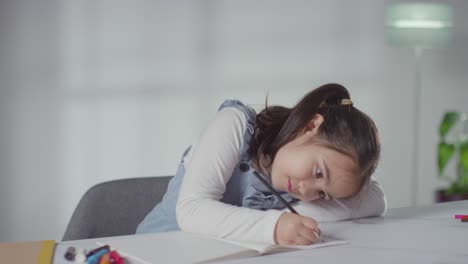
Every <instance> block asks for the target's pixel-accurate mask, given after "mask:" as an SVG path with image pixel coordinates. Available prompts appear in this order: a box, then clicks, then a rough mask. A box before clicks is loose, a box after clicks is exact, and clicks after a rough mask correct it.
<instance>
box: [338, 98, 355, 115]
mask: <svg viewBox="0 0 468 264" xmlns="http://www.w3.org/2000/svg"><path fill="white" fill-rule="evenodd" d="M340 105H348V111H349V112H351V106H352V105H353V101H351V99H341V102H340Z"/></svg>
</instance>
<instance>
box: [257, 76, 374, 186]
mask: <svg viewBox="0 0 468 264" xmlns="http://www.w3.org/2000/svg"><path fill="white" fill-rule="evenodd" d="M343 99H351V98H350V95H349V92H348V90H347V89H346V88H345V87H343V86H341V85H339V84H335V83H330V84H325V85H322V86H320V87H318V88H316V89H314V90H312V91H311V92H309V93H307V94H306V95H305V96H304V97H303V98H302V99H301V100H300V101H299V102H298V103H297V104H296V105H295V106H294V107H293V108H287V107H283V106H267V101H265V109H263V110H262V111H261V112H260V113H259V114H257V117H256V122H255V133H254V135H253V138H252V141H251V143H250V148H249V154H250V156H251V157H252V158H253V160H254V161H255V162H256V163H257V164H258V163H259V157H260V154H263V155H269V156H270V158H271V162H273V160H274V159H275V156H276V153H277V152H278V150H279V149H280V148H281V147H282V146H284V145H285V144H286V143H288V142H289V141H291V140H292V139H294V138H295V137H296V135H297V134H298V133H299V132H300V131H302V130H303V129H304V128H305V127H306V125H307V124H308V122H309V121H310V119H311V118H312V117H313V116H314V115H315V114H316V113H318V114H320V115H322V116H323V118H324V122H323V123H322V124H321V126H320V127H319V130H318V133H317V139H318V141H319V142H320V144H322V145H324V146H326V147H329V148H332V149H334V150H336V151H338V152H340V153H343V154H345V155H347V156H349V157H351V158H352V159H353V160H355V161H356V162H357V165H358V169H359V173H360V176H361V182H360V186H359V189H358V190H361V189H362V188H363V187H364V186H365V185H366V184H367V182H368V181H369V178H370V177H371V175H372V174H373V173H374V171H375V169H376V167H377V164H378V161H379V157H380V141H379V136H378V130H377V127H376V126H375V124H374V122H373V121H372V119H371V118H370V117H369V116H367V115H366V114H365V113H363V112H361V111H359V110H358V109H357V108H355V107H354V106H352V105H349V104H348V105H342V104H341V100H343ZM270 165H271V164H268V166H270ZM356 193H357V192H356Z"/></svg>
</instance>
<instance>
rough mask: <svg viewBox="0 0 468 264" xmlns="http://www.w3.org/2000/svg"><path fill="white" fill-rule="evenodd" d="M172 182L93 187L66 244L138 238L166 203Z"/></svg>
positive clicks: (75, 216)
mask: <svg viewBox="0 0 468 264" xmlns="http://www.w3.org/2000/svg"><path fill="white" fill-rule="evenodd" d="M171 178H172V176H164V177H144V178H131V179H122V180H114V181H108V182H103V183H100V184H97V185H95V186H93V187H91V188H90V189H89V190H88V191H87V192H86V193H85V194H84V195H83V197H82V198H81V200H80V202H79V203H78V206H77V207H76V209H75V211H74V212H73V215H72V217H71V219H70V222H69V223H68V226H67V229H66V231H65V234H64V235H63V241H66V240H77V239H87V238H96V237H109V236H122V235H130V234H134V233H135V231H136V228H137V226H138V224H139V223H140V222H141V221H142V220H143V219H144V218H145V216H146V215H147V214H148V213H149V212H150V211H151V210H152V209H153V207H154V206H155V205H156V204H157V203H159V202H160V201H161V200H162V197H163V196H164V194H165V193H166V190H167V185H168V183H169V180H170V179H171Z"/></svg>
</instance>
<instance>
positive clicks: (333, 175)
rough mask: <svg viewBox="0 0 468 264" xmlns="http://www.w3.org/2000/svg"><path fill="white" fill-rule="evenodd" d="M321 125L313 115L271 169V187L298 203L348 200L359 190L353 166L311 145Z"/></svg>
mask: <svg viewBox="0 0 468 264" xmlns="http://www.w3.org/2000/svg"><path fill="white" fill-rule="evenodd" d="M322 122H323V117H322V116H321V115H320V114H316V115H315V116H314V117H313V118H312V119H311V120H310V122H309V124H308V125H307V127H306V128H305V129H304V130H303V131H302V132H301V133H299V134H298V136H297V137H296V138H294V139H293V140H292V141H290V142H288V143H287V144H286V145H284V146H283V147H281V148H280V149H279V150H278V152H277V154H276V156H275V159H274V161H273V164H272V166H271V178H272V183H273V186H274V187H275V188H276V189H278V190H281V191H285V192H288V193H289V194H291V195H292V196H294V197H296V198H298V199H300V200H302V201H312V200H316V199H326V200H329V199H336V198H346V197H350V196H352V195H353V194H354V193H355V192H356V191H357V189H358V187H359V177H358V169H357V164H356V162H355V161H354V160H353V159H352V158H351V157H349V156H348V155H345V154H343V153H340V152H338V151H336V150H333V149H331V148H328V147H325V146H323V145H320V144H318V143H317V141H314V136H315V135H316V134H317V132H318V128H319V127H320V125H321V124H322Z"/></svg>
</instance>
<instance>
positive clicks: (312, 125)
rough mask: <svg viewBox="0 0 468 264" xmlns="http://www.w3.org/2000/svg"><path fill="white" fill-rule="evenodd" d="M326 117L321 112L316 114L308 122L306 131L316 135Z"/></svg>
mask: <svg viewBox="0 0 468 264" xmlns="http://www.w3.org/2000/svg"><path fill="white" fill-rule="evenodd" d="M323 121H324V119H323V116H322V115H321V114H315V115H314V116H313V117H312V118H311V119H310V121H309V123H307V127H306V133H311V134H312V135H315V134H317V133H318V130H319V127H320V125H322V123H323Z"/></svg>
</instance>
